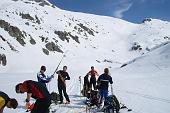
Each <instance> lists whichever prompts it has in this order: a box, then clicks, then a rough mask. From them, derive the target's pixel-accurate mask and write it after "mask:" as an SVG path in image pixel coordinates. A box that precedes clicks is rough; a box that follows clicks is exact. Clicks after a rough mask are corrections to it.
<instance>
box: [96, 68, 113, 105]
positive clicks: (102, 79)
mask: <svg viewBox="0 0 170 113" xmlns="http://www.w3.org/2000/svg"><path fill="white" fill-rule="evenodd" d="M97 83H98V89H99V92H100V96H101V99H100V103H101V102H102V99H103V98H106V97H107V96H108V87H109V83H110V84H112V83H113V81H112V77H111V76H110V75H109V69H108V68H105V69H104V73H103V74H102V75H100V76H99V78H98V80H97Z"/></svg>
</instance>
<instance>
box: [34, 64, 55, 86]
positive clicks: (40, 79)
mask: <svg viewBox="0 0 170 113" xmlns="http://www.w3.org/2000/svg"><path fill="white" fill-rule="evenodd" d="M45 71H46V67H45V66H41V68H40V72H39V73H38V74H37V79H38V82H40V83H42V85H43V86H45V87H46V88H47V86H46V83H49V82H50V81H51V79H52V78H54V76H53V75H51V76H50V77H48V76H46V75H45V74H44V72H45Z"/></svg>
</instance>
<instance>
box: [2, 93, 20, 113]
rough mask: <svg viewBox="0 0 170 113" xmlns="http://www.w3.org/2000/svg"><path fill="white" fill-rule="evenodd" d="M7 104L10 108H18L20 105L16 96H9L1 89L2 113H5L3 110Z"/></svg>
mask: <svg viewBox="0 0 170 113" xmlns="http://www.w3.org/2000/svg"><path fill="white" fill-rule="evenodd" d="M5 106H7V107H8V108H13V109H16V108H17V106H18V102H17V100H16V99H14V98H9V96H8V95H7V94H6V93H4V92H2V91H0V113H3V110H4V108H5Z"/></svg>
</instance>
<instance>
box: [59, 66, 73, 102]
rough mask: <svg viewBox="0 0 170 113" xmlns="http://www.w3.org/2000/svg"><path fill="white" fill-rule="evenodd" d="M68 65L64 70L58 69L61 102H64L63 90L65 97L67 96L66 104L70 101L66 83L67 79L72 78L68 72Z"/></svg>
mask: <svg viewBox="0 0 170 113" xmlns="http://www.w3.org/2000/svg"><path fill="white" fill-rule="evenodd" d="M66 70H67V66H64V67H63V70H59V71H57V74H58V91H59V95H60V104H62V103H63V95H62V92H63V93H64V97H65V98H66V104H69V103H70V99H69V96H68V94H67V92H66V83H65V80H70V76H69V74H68V73H67V72H66Z"/></svg>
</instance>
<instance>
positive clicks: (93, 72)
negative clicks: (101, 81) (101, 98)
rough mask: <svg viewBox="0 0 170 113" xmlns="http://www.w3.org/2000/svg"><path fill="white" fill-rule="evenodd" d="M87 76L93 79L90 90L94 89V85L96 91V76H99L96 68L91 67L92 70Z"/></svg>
mask: <svg viewBox="0 0 170 113" xmlns="http://www.w3.org/2000/svg"><path fill="white" fill-rule="evenodd" d="M87 74H88V75H91V77H90V88H91V89H92V85H93V89H94V90H96V76H98V75H99V74H98V73H97V71H96V70H95V69H94V66H91V70H90V71H89V72H88V73H87Z"/></svg>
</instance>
